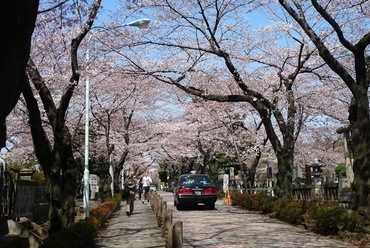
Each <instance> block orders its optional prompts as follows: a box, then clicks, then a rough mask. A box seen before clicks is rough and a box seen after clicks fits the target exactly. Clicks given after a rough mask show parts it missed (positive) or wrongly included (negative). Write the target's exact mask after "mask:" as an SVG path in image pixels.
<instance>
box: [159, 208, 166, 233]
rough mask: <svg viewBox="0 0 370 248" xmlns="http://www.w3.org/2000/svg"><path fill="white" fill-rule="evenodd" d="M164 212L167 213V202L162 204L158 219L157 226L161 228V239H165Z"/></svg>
mask: <svg viewBox="0 0 370 248" xmlns="http://www.w3.org/2000/svg"><path fill="white" fill-rule="evenodd" d="M166 212H167V202H163V203H162V209H161V213H160V217H159V225H160V227H161V238H165V237H166V226H165V217H166Z"/></svg>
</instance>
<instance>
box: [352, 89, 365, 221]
mask: <svg viewBox="0 0 370 248" xmlns="http://www.w3.org/2000/svg"><path fill="white" fill-rule="evenodd" d="M358 92H360V90H359V91H358ZM361 92H362V95H360V93H358V94H357V97H356V101H354V102H353V104H352V105H351V106H352V107H350V115H349V116H350V117H349V119H350V123H351V124H350V129H351V142H350V144H351V145H350V149H352V151H353V155H354V163H353V172H354V180H353V185H352V188H353V191H354V204H353V208H354V209H355V210H356V211H357V212H359V213H360V214H362V215H364V216H367V217H370V204H369V197H370V183H369V178H370V152H369V151H370V122H369V106H368V104H369V103H368V99H367V89H365V88H364V89H363V90H362V91H361Z"/></svg>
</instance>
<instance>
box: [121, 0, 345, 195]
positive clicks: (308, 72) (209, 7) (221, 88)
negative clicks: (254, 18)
mask: <svg viewBox="0 0 370 248" xmlns="http://www.w3.org/2000/svg"><path fill="white" fill-rule="evenodd" d="M146 3H147V5H146V6H145V7H146V8H150V7H152V8H153V19H155V20H156V22H157V23H158V25H157V26H156V27H155V29H154V30H155V32H152V33H151V36H149V35H148V36H147V40H146V41H145V42H144V44H143V45H146V46H147V49H145V51H148V53H147V54H145V55H143V52H140V55H141V56H140V57H138V56H135V55H136V54H135V52H133V53H132V56H127V57H129V58H130V61H131V62H132V64H131V67H129V68H130V69H129V71H132V70H133V69H136V70H137V73H139V74H143V75H148V76H151V77H154V78H155V79H156V80H158V81H159V82H162V83H165V84H168V85H172V86H176V87H177V88H178V89H180V90H182V91H184V92H187V93H188V94H191V95H192V96H193V97H199V98H202V99H204V100H206V101H215V102H223V103H226V102H229V103H234V104H243V103H244V104H245V105H248V106H250V107H251V108H253V109H254V110H253V111H254V113H255V114H256V115H258V118H259V120H258V121H257V123H259V122H260V123H261V125H262V126H263V127H264V129H265V130H264V132H265V133H266V137H267V139H268V141H269V142H270V145H271V147H272V148H273V150H274V152H275V156H276V158H277V163H278V172H277V174H276V176H277V184H276V185H275V186H276V188H275V190H276V194H277V195H278V196H286V197H291V193H292V173H293V163H294V150H295V145H296V141H297V139H298V137H299V135H300V134H301V131H302V128H303V127H304V125H305V124H306V123H307V122H306V121H307V120H309V116H310V115H311V112H310V111H309V110H310V109H311V108H312V107H313V106H317V109H319V107H318V105H319V104H320V102H321V101H318V98H321V99H323V98H324V97H328V98H329V99H332V98H334V96H333V94H330V92H329V90H327V89H326V90H323V91H321V94H320V96H317V99H316V98H315V95H314V93H313V92H315V91H317V90H318V88H320V89H324V88H323V87H321V86H320V83H319V82H321V80H322V81H332V82H336V79H335V78H332V77H329V76H330V75H328V74H327V73H326V71H325V69H326V68H325V64H324V63H323V62H322V61H321V60H316V58H317V54H316V48H315V47H312V46H311V45H310V44H308V43H307V42H306V39H305V36H304V33H303V32H302V33H300V32H297V31H296V30H293V29H292V28H293V27H291V26H278V25H274V24H272V25H271V26H268V27H263V28H260V29H258V28H256V29H252V28H249V27H251V26H252V23H250V21H249V20H248V19H247V17H246V14H247V13H248V12H251V11H254V10H255V9H256V7H257V6H259V4H260V2H259V1H258V2H257V1H250V2H249V1H247V2H246V1H241V0H240V1H226V2H221V3H220V2H219V1H186V2H183V1H182V2H179V1H148V2H146ZM256 4H257V5H256ZM131 7H132V6H131ZM140 7H142V6H140ZM132 8H134V7H132ZM117 16H118V15H117ZM162 21H163V22H164V23H166V24H165V25H161V24H160V23H161V22H162ZM255 30H257V31H255ZM280 40H283V41H282V43H283V44H280V43H279V41H280ZM134 51H136V50H134ZM137 53H139V52H137ZM153 54H155V56H156V58H157V59H156V61H152V62H151V63H150V62H148V61H150V58H151V57H152V56H153ZM338 104H339V103H338ZM329 107H333V106H329ZM214 114H215V115H218V112H215V113H214ZM243 114H245V113H243ZM321 114H322V115H324V114H323V113H321ZM316 115H319V114H316ZM244 116H246V119H247V120H248V117H249V116H248V115H244ZM248 121H251V120H248ZM246 141H247V140H246Z"/></svg>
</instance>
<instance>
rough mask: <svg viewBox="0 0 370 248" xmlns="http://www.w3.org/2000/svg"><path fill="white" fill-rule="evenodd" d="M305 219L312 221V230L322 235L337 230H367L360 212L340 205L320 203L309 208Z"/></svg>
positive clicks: (336, 231) (333, 232) (334, 232)
mask: <svg viewBox="0 0 370 248" xmlns="http://www.w3.org/2000/svg"><path fill="white" fill-rule="evenodd" d="M306 221H307V222H313V223H314V225H313V226H312V227H311V228H312V230H313V231H315V232H317V233H319V234H322V235H333V234H337V233H338V232H339V231H350V232H367V231H366V225H367V223H365V220H364V219H363V218H362V217H361V216H360V214H358V213H357V212H354V211H350V210H346V209H344V208H342V207H340V206H331V205H320V206H315V207H312V208H309V209H308V210H307V214H306Z"/></svg>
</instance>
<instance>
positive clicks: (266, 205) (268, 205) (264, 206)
mask: <svg viewBox="0 0 370 248" xmlns="http://www.w3.org/2000/svg"><path fill="white" fill-rule="evenodd" d="M276 201H277V198H276V197H273V196H267V195H264V196H263V197H262V198H261V199H260V201H259V209H260V211H261V212H262V213H263V214H269V213H272V212H273V209H274V206H275V204H276Z"/></svg>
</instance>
